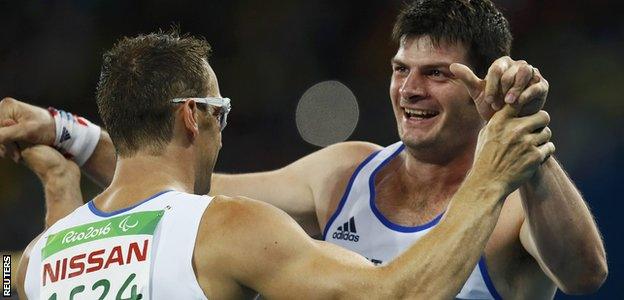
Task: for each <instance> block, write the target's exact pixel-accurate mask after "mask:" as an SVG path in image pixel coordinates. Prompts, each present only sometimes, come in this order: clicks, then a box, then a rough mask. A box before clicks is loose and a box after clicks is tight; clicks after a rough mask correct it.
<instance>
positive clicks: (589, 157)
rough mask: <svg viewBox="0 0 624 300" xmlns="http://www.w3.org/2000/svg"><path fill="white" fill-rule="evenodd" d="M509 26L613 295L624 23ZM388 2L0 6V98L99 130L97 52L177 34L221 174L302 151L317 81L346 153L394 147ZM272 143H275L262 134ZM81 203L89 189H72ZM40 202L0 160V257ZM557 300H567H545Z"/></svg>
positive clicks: (560, 13)
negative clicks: (208, 118)
mask: <svg viewBox="0 0 624 300" xmlns="http://www.w3.org/2000/svg"><path fill="white" fill-rule="evenodd" d="M495 3H497V5H498V6H499V7H500V8H501V9H502V11H503V12H504V14H505V15H506V16H507V18H508V19H509V20H510V23H511V28H512V32H513V34H514V38H515V40H514V46H513V51H512V57H513V58H516V59H518V58H522V59H525V60H527V61H528V62H529V63H531V64H532V65H534V66H536V67H539V69H540V70H541V72H542V74H543V75H544V76H545V77H546V78H547V79H548V81H549V82H550V93H549V100H548V103H547V104H546V109H547V110H548V111H549V112H550V114H551V116H552V122H551V128H552V129H553V133H554V137H553V139H554V141H555V144H556V145H557V156H558V158H559V160H560V161H561V162H562V163H563V164H564V166H565V168H566V169H567V171H568V172H569V174H570V176H571V177H572V178H573V179H574V181H575V182H576V184H577V185H578V186H579V188H580V190H581V191H582V192H583V194H584V195H585V197H586V199H587V201H588V202H589V205H590V206H591V208H592V211H593V213H594V214H595V216H596V219H597V221H598V224H599V227H600V229H601V231H602V233H603V235H604V238H605V243H606V246H607V252H608V255H609V267H610V275H609V278H608V280H607V282H606V283H605V284H604V286H603V287H602V289H601V290H600V291H599V292H598V293H596V294H594V295H591V296H585V297H586V298H600V299H616V298H620V299H621V298H622V295H624V287H623V284H622V283H624V274H623V271H624V269H623V264H624V255H623V254H622V253H623V252H624V242H623V241H622V238H621V237H620V236H619V234H618V232H619V230H620V229H622V226H621V225H620V224H621V219H620V218H623V216H622V215H621V214H622V211H623V210H624V205H623V204H622V203H621V202H620V201H622V200H621V199H620V198H619V197H620V196H621V195H622V194H624V189H623V185H624V184H623V182H622V177H620V174H619V173H618V171H620V170H624V159H622V158H621V155H622V154H623V153H624V126H622V125H623V123H624V122H622V118H623V117H624V97H623V96H622V88H623V87H624V71H623V69H624V55H623V54H624V22H623V21H622V19H623V18H624V14H623V13H622V5H621V4H620V2H616V1H604V0H602V1H601V0H594V1H564V0H551V1H537V0H521V1H511V0H506V1H503V0H499V1H495ZM400 6H401V3H400V2H398V1H368V2H367V1H311V0H305V1H304V0H291V1H278V0H263V1H260V0H249V1H241V0H236V1H185V0H178V1H128V0H115V1H112V0H109V1H104V0H75V1H52V0H46V1H4V0H0V20H1V26H0V97H4V96H12V97H14V98H17V99H22V100H25V101H27V102H29V103H34V104H37V105H40V106H44V107H47V106H50V105H53V106H55V107H59V108H64V109H66V110H70V111H72V112H75V113H78V114H81V115H83V116H85V117H87V118H88V119H90V120H92V121H94V122H96V123H99V118H98V116H97V112H96V106H95V101H94V90H95V84H96V82H97V79H98V73H99V65H100V62H101V61H100V60H101V55H102V53H103V52H104V51H105V50H106V49H108V48H110V47H111V46H112V44H113V43H114V42H115V41H116V40H117V39H119V38H120V37H122V36H128V35H130V36H132V35H136V34H138V33H148V32H151V31H155V30H157V29H159V28H165V29H167V28H169V27H170V26H171V25H172V24H179V26H180V28H181V29H182V31H183V32H189V33H191V34H194V35H202V36H204V37H206V39H207V40H208V41H209V42H210V43H211V44H212V46H213V49H214V54H213V57H212V60H211V64H212V66H213V68H214V69H215V71H216V73H217V75H218V77H219V80H220V87H221V94H222V95H224V96H227V97H230V98H231V99H232V100H233V105H234V110H233V112H232V113H231V115H230V118H229V125H228V128H227V129H226V130H225V132H224V136H223V148H222V151H221V154H220V159H219V162H218V164H217V170H218V171H221V172H231V173H235V172H247V171H259V170H267V169H274V168H278V167H281V166H283V165H285V164H287V163H289V162H292V161H294V160H295V159H297V158H299V157H301V156H303V155H305V154H307V153H310V152H312V151H315V150H317V149H318V147H317V146H313V145H311V144H308V143H307V142H305V141H304V140H303V139H302V137H301V136H300V135H299V132H298V131H297V127H296V126H295V110H296V108H297V102H298V100H299V99H300V97H301V96H302V94H303V93H304V92H305V91H306V90H307V89H308V88H309V87H311V86H313V85H314V84H316V83H318V82H320V81H324V80H338V81H340V82H342V83H344V84H345V85H346V86H348V87H349V88H350V89H351V90H352V91H353V93H354V94H355V96H356V97H357V100H358V102H359V109H360V118H359V123H358V125H357V127H356V129H355V131H354V133H353V135H352V136H351V137H350V139H351V140H366V141H371V142H374V143H378V144H381V145H388V144H391V143H393V142H395V141H396V140H397V139H398V137H397V134H396V125H395V121H394V118H393V115H392V113H391V106H390V103H389V97H388V86H389V78H390V64H389V60H390V58H391V57H392V55H393V54H394V51H395V50H396V46H395V45H394V44H393V43H391V42H390V32H391V29H392V24H393V21H394V18H395V16H396V15H397V12H398V10H399V8H400ZM277 132H278V133H279V134H276V133H277ZM83 181H84V182H83V192H84V195H85V199H87V200H88V199H90V198H91V197H93V196H94V195H95V194H97V193H98V191H99V190H98V188H97V187H96V186H94V185H93V184H91V183H90V182H88V180H83ZM43 214H44V205H43V191H42V188H41V185H40V183H39V182H38V180H37V178H36V177H35V176H34V175H33V174H31V173H30V172H29V171H28V170H27V169H26V168H25V167H23V166H20V165H16V164H14V163H12V162H11V161H7V160H0V228H1V232H0V234H1V235H0V249H4V250H12V249H15V250H17V249H22V248H23V247H24V246H25V245H26V244H27V243H28V241H30V240H31V239H32V238H33V237H35V236H36V235H37V234H38V233H40V232H41V230H42V228H43ZM557 298H558V299H568V298H575V297H569V296H565V295H561V294H558V296H557Z"/></svg>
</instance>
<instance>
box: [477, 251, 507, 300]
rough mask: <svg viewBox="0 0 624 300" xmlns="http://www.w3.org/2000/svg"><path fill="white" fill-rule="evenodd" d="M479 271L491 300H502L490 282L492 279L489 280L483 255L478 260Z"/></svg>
mask: <svg viewBox="0 0 624 300" xmlns="http://www.w3.org/2000/svg"><path fill="white" fill-rule="evenodd" d="M479 271H480V272H481V277H482V278H483V282H484V283H485V287H487V290H488V292H490V295H492V298H494V299H496V300H502V299H503V298H502V297H501V296H500V294H499V293H498V291H497V290H496V287H494V282H492V278H490V274H489V273H488V269H487V264H486V263H485V254H484V255H482V256H481V258H480V259H479Z"/></svg>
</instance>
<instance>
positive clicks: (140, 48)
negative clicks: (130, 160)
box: [96, 29, 210, 157]
mask: <svg viewBox="0 0 624 300" xmlns="http://www.w3.org/2000/svg"><path fill="white" fill-rule="evenodd" d="M209 55H210V45H209V44H208V42H206V41H205V40H204V39H203V38H196V37H193V36H190V35H182V36H181V35H180V34H179V33H178V31H177V30H176V29H173V30H171V31H168V32H162V31H159V32H157V33H151V34H147V35H139V36H136V37H132V38H128V37H124V38H122V39H121V40H120V41H118V42H117V43H116V44H115V45H114V46H113V48H112V49H110V50H109V51H107V52H106V53H104V56H103V60H104V62H103V63H102V72H101V74H100V80H99V83H98V86H97V92H96V99H97V106H98V111H99V113H100V116H101V118H102V121H103V122H104V126H105V128H106V129H107V130H108V132H109V134H110V136H111V139H112V141H113V144H114V145H115V148H116V150H117V154H118V155H120V156H122V157H124V156H131V155H133V154H135V153H136V152H137V151H139V150H147V151H149V152H150V153H152V154H159V153H161V152H162V150H164V148H165V146H166V145H167V144H168V143H169V142H170V141H171V138H172V136H173V124H174V109H175V108H174V104H172V103H170V100H171V99H173V98H180V97H206V95H207V93H208V84H207V83H208V82H209V80H210V78H209V76H210V75H209V74H208V71H207V69H206V67H205V63H206V62H205V61H207V60H208V57H209Z"/></svg>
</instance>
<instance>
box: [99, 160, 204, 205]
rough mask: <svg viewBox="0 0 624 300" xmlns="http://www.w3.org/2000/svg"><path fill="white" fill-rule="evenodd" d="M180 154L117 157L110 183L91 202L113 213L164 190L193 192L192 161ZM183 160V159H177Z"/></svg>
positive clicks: (193, 175) (193, 167)
mask: <svg viewBox="0 0 624 300" xmlns="http://www.w3.org/2000/svg"><path fill="white" fill-rule="evenodd" d="M180 152H184V151H166V152H165V153H164V154H162V155H149V154H143V153H138V154H135V155H133V156H131V157H127V158H119V159H118V160H117V167H116V169H115V174H114V176H113V180H112V182H111V184H110V186H109V187H107V188H106V189H105V190H104V191H103V192H102V193H101V194H100V195H98V196H97V197H96V198H95V199H94V202H95V204H96V206H97V207H98V209H100V210H102V211H115V210H118V209H122V208H126V207H129V206H132V205H134V204H136V203H138V202H139V201H141V200H143V199H145V198H147V197H150V196H152V195H154V194H156V193H158V192H161V191H165V190H176V191H180V192H186V193H193V191H194V184H195V174H194V172H195V171H194V170H195V166H193V165H192V163H193V162H194V159H192V155H190V156H189V155H185V154H189V153H180ZM181 157H183V158H184V159H180V158H181Z"/></svg>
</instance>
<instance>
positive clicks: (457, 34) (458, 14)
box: [392, 0, 512, 76]
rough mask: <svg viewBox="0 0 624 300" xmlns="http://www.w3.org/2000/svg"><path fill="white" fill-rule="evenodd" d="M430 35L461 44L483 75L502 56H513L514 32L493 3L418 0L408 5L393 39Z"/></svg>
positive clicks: (397, 21)
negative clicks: (512, 35) (511, 54)
mask: <svg viewBox="0 0 624 300" xmlns="http://www.w3.org/2000/svg"><path fill="white" fill-rule="evenodd" d="M423 35H427V36H429V37H430V38H431V39H432V41H433V42H434V43H436V44H438V43H439V42H440V41H441V40H442V41H445V42H461V43H463V44H464V45H465V46H466V47H467V48H468V49H467V50H468V59H469V61H470V63H471V64H472V67H473V68H474V71H475V73H476V74H477V75H479V76H484V75H485V74H486V73H487V69H488V68H489V66H490V65H491V64H492V63H493V62H494V61H495V60H496V59H497V58H499V57H501V56H505V55H509V53H510V50H511V40H512V37H511V32H510V31H509V23H508V22H507V20H506V19H505V17H504V16H503V14H502V13H501V12H500V11H498V9H496V7H495V6H494V4H493V3H492V2H491V1H489V0H416V1H413V2H411V3H408V4H406V6H405V7H404V8H403V10H402V11H401V13H400V14H399V16H398V17H397V20H396V22H395V24H394V30H393V32H392V39H393V40H394V41H395V42H399V43H400V42H401V39H402V38H403V37H412V36H423Z"/></svg>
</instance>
